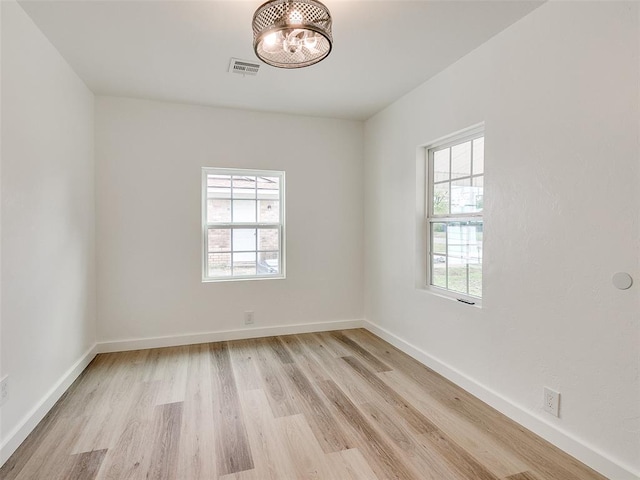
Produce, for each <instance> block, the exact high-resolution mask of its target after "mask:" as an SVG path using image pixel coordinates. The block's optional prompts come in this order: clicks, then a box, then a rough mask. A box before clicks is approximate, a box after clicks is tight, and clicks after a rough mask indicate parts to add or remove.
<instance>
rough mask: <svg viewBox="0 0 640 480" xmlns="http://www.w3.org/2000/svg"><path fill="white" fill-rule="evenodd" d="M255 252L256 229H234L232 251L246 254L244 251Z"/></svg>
mask: <svg viewBox="0 0 640 480" xmlns="http://www.w3.org/2000/svg"><path fill="white" fill-rule="evenodd" d="M255 250H256V229H255V228H235V229H234V230H233V251H234V252H243V251H245V252H246V251H255ZM234 259H235V257H234ZM234 261H235V260H234Z"/></svg>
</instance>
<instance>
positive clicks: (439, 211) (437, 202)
mask: <svg viewBox="0 0 640 480" xmlns="http://www.w3.org/2000/svg"><path fill="white" fill-rule="evenodd" d="M448 213H449V183H439V184H436V185H434V186H433V214H434V215H446V214H448Z"/></svg>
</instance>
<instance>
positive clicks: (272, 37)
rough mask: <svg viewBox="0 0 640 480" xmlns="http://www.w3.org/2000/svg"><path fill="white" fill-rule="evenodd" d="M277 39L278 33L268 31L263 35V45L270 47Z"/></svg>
mask: <svg viewBox="0 0 640 480" xmlns="http://www.w3.org/2000/svg"><path fill="white" fill-rule="evenodd" d="M277 41H278V34H277V33H276V32H273V33H270V34H269V35H267V36H266V37H264V45H265V47H270V46H272V45H275V44H276V43H277Z"/></svg>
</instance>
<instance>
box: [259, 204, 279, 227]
mask: <svg viewBox="0 0 640 480" xmlns="http://www.w3.org/2000/svg"><path fill="white" fill-rule="evenodd" d="M258 221H259V222H265V223H266V222H269V223H278V222H279V221H280V202H279V201H278V200H258Z"/></svg>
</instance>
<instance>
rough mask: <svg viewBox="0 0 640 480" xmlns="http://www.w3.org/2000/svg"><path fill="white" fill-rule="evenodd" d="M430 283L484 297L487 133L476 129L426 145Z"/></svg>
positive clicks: (455, 292)
mask: <svg viewBox="0 0 640 480" xmlns="http://www.w3.org/2000/svg"><path fill="white" fill-rule="evenodd" d="M427 162H428V168H427V169H426V171H427V172H428V173H427V186H428V188H427V189H426V191H427V199H426V200H427V222H426V223H427V225H426V227H427V239H428V252H429V254H428V262H427V263H428V268H427V270H428V271H427V279H428V285H429V287H434V288H436V289H439V290H440V291H446V292H451V294H452V295H454V296H455V297H456V298H462V299H465V297H466V296H468V297H470V298H469V299H470V300H472V301H475V299H480V298H482V237H483V219H482V209H483V202H484V132H483V130H481V129H480V130H479V129H475V130H473V131H468V132H466V133H465V134H463V135H460V136H456V137H455V138H453V139H451V138H449V139H448V140H446V141H445V142H441V143H438V144H434V145H431V146H429V147H428V148H427Z"/></svg>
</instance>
